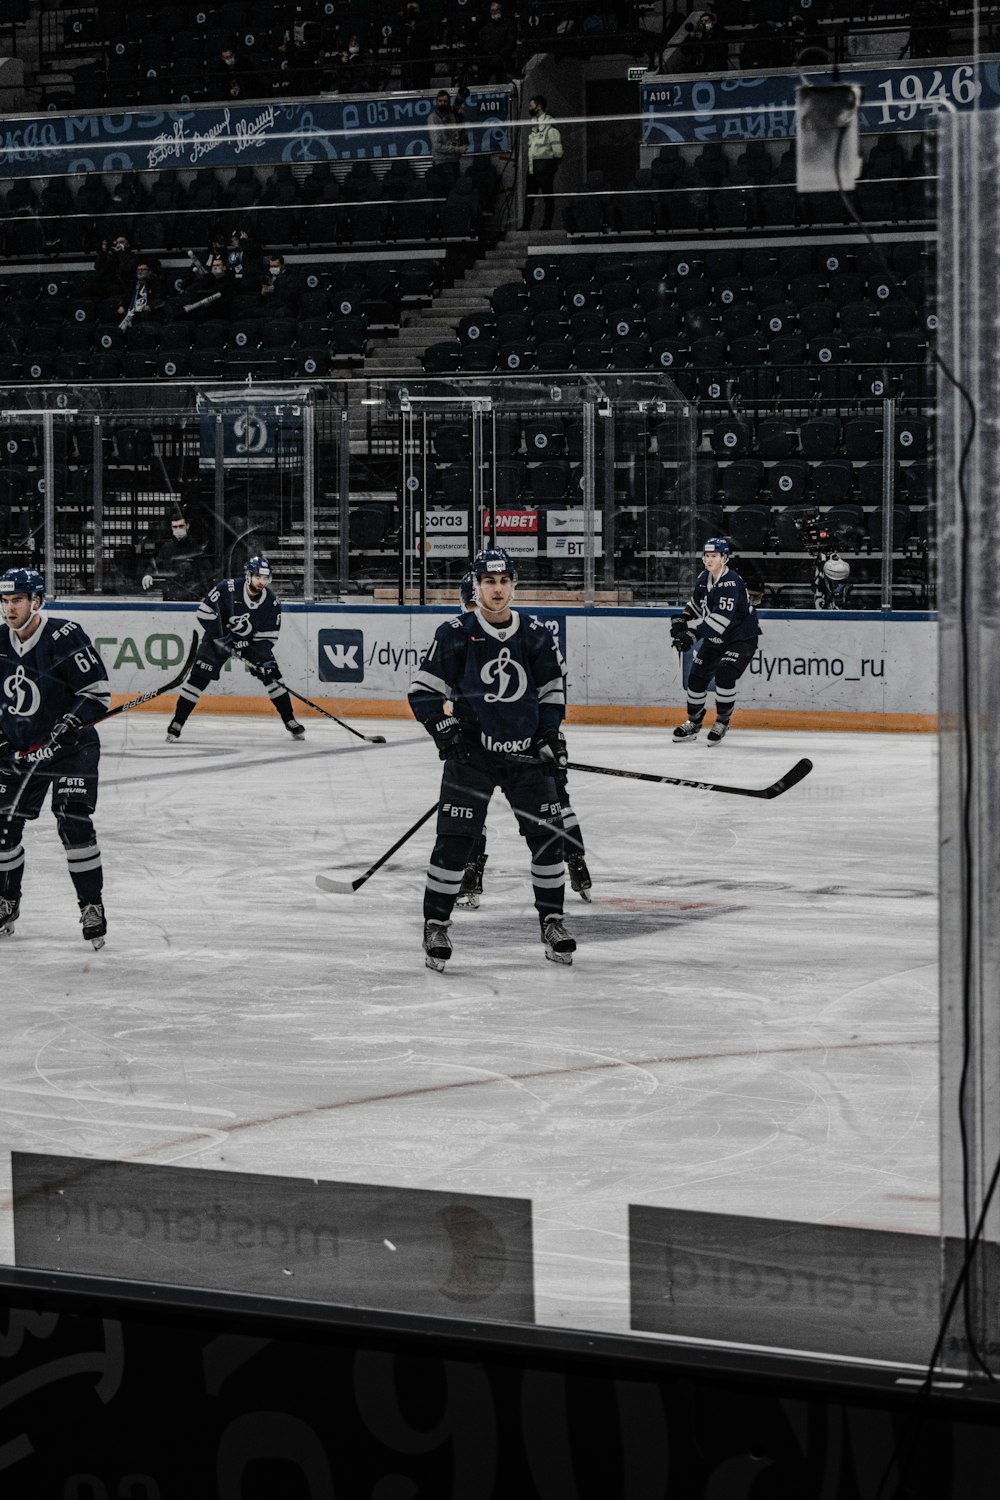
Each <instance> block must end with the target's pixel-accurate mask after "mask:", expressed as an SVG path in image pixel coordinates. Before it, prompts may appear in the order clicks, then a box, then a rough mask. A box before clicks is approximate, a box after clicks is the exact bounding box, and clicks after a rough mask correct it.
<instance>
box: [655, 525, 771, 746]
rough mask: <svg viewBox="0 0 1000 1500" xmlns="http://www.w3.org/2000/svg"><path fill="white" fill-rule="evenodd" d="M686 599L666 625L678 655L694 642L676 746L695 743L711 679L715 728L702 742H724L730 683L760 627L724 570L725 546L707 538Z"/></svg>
mask: <svg viewBox="0 0 1000 1500" xmlns="http://www.w3.org/2000/svg"><path fill="white" fill-rule="evenodd" d="M703 559H704V563H705V569H704V572H702V573H699V574H698V580H697V582H696V583H695V586H694V592H693V594H692V595H691V598H690V599H689V600H688V602H687V604H685V606H684V608H683V609H682V610H681V612H680V614H679V615H675V617H674V619H673V620H672V621H671V622H670V640H671V644H672V645H673V647H674V649H675V650H676V651H677V652H678V653H679V654H680V655H683V654H684V652H685V651H690V649H691V647H692V646H694V645H695V644H696V643H697V650H696V652H695V655H694V660H693V661H692V663H691V671H690V672H689V673H688V684H687V718H686V719H685V721H684V723H683V724H678V726H677V728H676V729H675V730H674V734H673V738H674V742H675V743H676V744H683V743H684V741H685V740H693V739H695V738H697V735H698V732H699V730H700V729H701V724H702V720H703V719H704V717H705V704H706V702H707V700H708V685H709V683H710V682H711V680H712V678H713V677H714V678H715V723H714V724H713V725H712V727H711V729H710V730H709V731H708V743H709V744H710V745H718V744H719V743H720V741H721V740H723V739H725V737H726V733H727V731H728V729H729V721H730V719H731V718H732V716H733V709H734V707H735V706H736V684H737V682H738V681H739V679H740V678H741V677H742V676H743V673H744V672H745V671H746V669H747V667H748V666H749V665H750V663H751V662H752V661H753V659H754V657H755V656H756V654H757V641H758V639H759V637H760V624H759V623H758V620H757V611H756V609H755V608H754V605H753V602H752V600H751V599H750V595H749V592H748V590H747V586H746V584H745V583H744V581H743V579H742V578H741V577H740V575H739V574H738V573H737V572H736V571H735V570H734V569H733V568H731V567H730V566H729V543H728V542H727V541H726V539H725V537H722V536H710V537H709V538H708V541H707V542H706V543H705V548H704V552H703Z"/></svg>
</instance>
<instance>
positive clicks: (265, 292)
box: [260, 255, 301, 317]
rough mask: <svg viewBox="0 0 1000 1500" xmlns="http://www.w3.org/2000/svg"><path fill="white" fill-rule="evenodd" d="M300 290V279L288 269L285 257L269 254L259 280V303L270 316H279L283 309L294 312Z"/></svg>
mask: <svg viewBox="0 0 1000 1500" xmlns="http://www.w3.org/2000/svg"><path fill="white" fill-rule="evenodd" d="M300 291H301V283H300V279H299V277H298V275H297V274H296V272H294V271H290V270H289V269H288V267H287V266H286V264H285V257H284V256H283V255H269V256H268V257H267V264H266V267H265V269H264V270H263V271H262V272H261V282H260V299H261V303H262V305H263V306H264V307H265V308H266V309H267V311H268V312H269V314H270V315H271V316H272V317H278V316H280V314H281V313H282V312H283V311H287V312H290V313H293V314H294V311H295V307H296V305H297V303H298V300H299V293H300Z"/></svg>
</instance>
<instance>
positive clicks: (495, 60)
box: [476, 0, 517, 83]
mask: <svg viewBox="0 0 1000 1500" xmlns="http://www.w3.org/2000/svg"><path fill="white" fill-rule="evenodd" d="M476 55H477V57H478V59H479V63H478V75H477V76H478V78H479V82H480V83H509V82H510V77H511V74H512V73H514V72H516V71H517V66H516V58H517V30H516V28H515V25H514V22H513V21H512V20H508V19H507V17H506V16H505V15H504V13H503V7H502V5H501V4H500V0H492V3H491V5H490V16H489V20H488V21H486V22H484V23H483V25H482V26H481V27H480V28H479V31H478V32H477V34H476Z"/></svg>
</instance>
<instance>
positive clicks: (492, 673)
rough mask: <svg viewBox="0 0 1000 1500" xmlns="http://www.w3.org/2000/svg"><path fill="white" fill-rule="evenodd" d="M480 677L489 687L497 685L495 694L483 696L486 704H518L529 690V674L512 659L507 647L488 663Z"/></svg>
mask: <svg viewBox="0 0 1000 1500" xmlns="http://www.w3.org/2000/svg"><path fill="white" fill-rule="evenodd" d="M479 675H480V677H481V678H482V680H483V681H484V682H485V683H486V684H487V685H491V684H493V683H495V684H496V692H495V693H484V694H483V701H484V702H486V703H516V702H517V700H518V698H523V697H524V695H525V693H526V692H527V690H528V674H527V672H526V671H525V670H524V668H523V667H522V666H521V663H520V662H519V661H515V660H514V659H513V658H512V657H511V654H510V649H509V648H508V647H507V646H504V648H503V650H502V651H500V652H499V653H498V655H496V656H495V657H494V658H493V660H492V661H488V662H487V663H486V665H485V667H483V670H482V671H481V672H480V674H479Z"/></svg>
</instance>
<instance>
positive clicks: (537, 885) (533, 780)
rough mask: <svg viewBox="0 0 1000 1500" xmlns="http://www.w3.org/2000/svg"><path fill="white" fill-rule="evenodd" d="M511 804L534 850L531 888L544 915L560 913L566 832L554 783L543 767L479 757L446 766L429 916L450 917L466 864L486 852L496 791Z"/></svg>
mask: <svg viewBox="0 0 1000 1500" xmlns="http://www.w3.org/2000/svg"><path fill="white" fill-rule="evenodd" d="M498 787H499V788H500V790H501V791H502V792H503V794H504V796H505V797H506V798H507V801H508V802H509V803H510V805H511V808H512V810H513V813H514V816H515V817H516V819H517V823H518V828H519V829H520V831H521V834H522V835H523V837H524V839H525V841H526V842H527V845H528V848H529V850H530V852H531V884H532V889H533V890H534V895H535V908H536V910H537V911H538V913H539V914H540V915H541V916H549V915H551V914H552V913H561V912H562V909H563V892H564V887H565V883H566V866H565V865H564V863H563V830H562V819H561V817H560V808H559V799H558V795H557V792H556V786H555V781H554V779H553V778H552V776H550V775H549V774H548V773H547V772H545V771H543V770H542V769H541V767H540V766H511V765H503V764H501V763H497V762H493V761H492V758H491V757H488V756H486V755H482V754H478V753H477V754H476V755H475V757H474V759H473V760H472V761H456V760H449V761H446V762H445V767H444V774H443V775H442V777H441V799H440V804H439V806H438V816H437V839H436V841H435V844H434V849H433V851H432V853H431V859H430V864H429V865H428V868H427V886H426V889H425V891H424V917H425V918H428V917H430V918H433V919H434V920H435V921H439V922H446V921H447V920H448V918H449V917H450V916H451V910H452V907H453V906H454V904H455V898H456V897H457V896H458V893H459V890H460V889H461V885H462V877H463V875H464V874H465V867H466V865H467V864H468V863H469V862H470V861H471V860H472V859H474V858H475V855H476V853H477V852H478V851H479V850H480V849H481V848H482V843H481V840H482V834H483V826H484V824H485V822H486V810H487V808H488V807H489V803H490V798H491V797H492V796H493V793H494V791H495V790H496V789H497V788H498Z"/></svg>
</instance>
